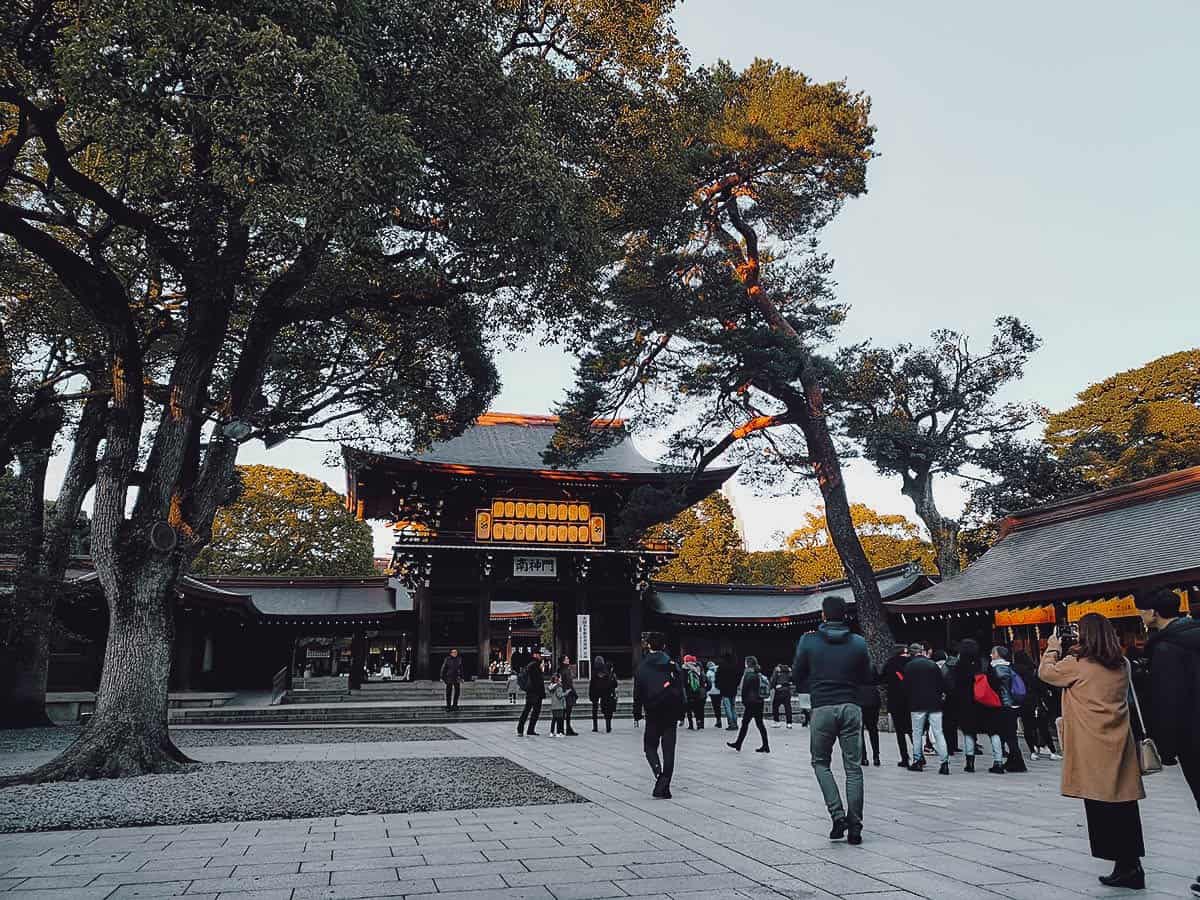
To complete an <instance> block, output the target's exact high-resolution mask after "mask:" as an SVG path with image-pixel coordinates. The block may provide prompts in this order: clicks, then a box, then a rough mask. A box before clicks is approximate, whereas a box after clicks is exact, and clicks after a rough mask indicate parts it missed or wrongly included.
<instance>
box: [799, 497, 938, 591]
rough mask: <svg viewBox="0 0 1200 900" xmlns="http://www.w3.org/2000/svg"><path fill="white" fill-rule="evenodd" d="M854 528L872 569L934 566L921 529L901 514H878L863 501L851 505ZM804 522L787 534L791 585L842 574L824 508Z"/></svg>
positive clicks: (930, 567) (843, 572) (826, 579)
mask: <svg viewBox="0 0 1200 900" xmlns="http://www.w3.org/2000/svg"><path fill="white" fill-rule="evenodd" d="M850 515H851V516H852V517H853V519H854V530H855V531H856V532H857V533H858V539H859V541H861V542H862V546H863V551H864V552H865V553H866V554H867V559H869V560H870V561H871V567H872V568H873V569H886V568H890V567H891V566H898V565H902V564H904V563H910V562H915V563H918V564H920V566H921V569H922V570H923V571H930V570H931V569H932V567H933V565H934V549H933V545H932V544H930V543H929V541H927V540H925V539H924V538H923V537H922V536H921V529H920V527H919V526H918V525H917V524H916V523H915V522H912V521H910V520H909V519H907V518H905V517H904V516H901V515H896V514H894V513H881V512H878V511H876V510H875V509H872V508H871V507H870V506H867V505H866V504H865V503H853V504H851V505H850ZM804 520H805V521H804V524H803V525H802V526H800V527H799V528H797V529H796V530H795V531H793V532H792V533H791V534H789V535H788V536H787V539H786V541H785V544H786V547H787V549H788V550H789V551H790V553H791V554H792V571H791V576H792V584H816V583H818V582H821V581H833V580H836V579H839V578H844V577H845V569H844V568H843V567H842V561H841V558H840V557H839V556H838V554H837V549H836V548H835V547H834V545H833V541H832V540H831V538H830V536H829V523H828V522H827V521H826V518H825V511H824V510H823V509H818V510H816V511H814V512H809V513H805V516H804Z"/></svg>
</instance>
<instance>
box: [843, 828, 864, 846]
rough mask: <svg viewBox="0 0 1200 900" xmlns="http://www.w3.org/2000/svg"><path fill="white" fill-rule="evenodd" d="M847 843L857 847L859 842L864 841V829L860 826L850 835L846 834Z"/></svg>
mask: <svg viewBox="0 0 1200 900" xmlns="http://www.w3.org/2000/svg"><path fill="white" fill-rule="evenodd" d="M846 843H847V844H853V845H854V846H856V847H857V846H858V845H859V844H861V843H862V829H861V828H860V829H858V830H857V831H851V832H850V833H849V834H848V835H846Z"/></svg>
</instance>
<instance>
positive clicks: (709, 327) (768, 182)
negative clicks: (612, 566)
mask: <svg viewBox="0 0 1200 900" xmlns="http://www.w3.org/2000/svg"><path fill="white" fill-rule="evenodd" d="M869 111H870V103H869V100H868V99H867V98H866V97H865V96H863V95H862V94H858V93H854V92H852V91H850V90H848V89H847V87H846V85H845V84H843V83H830V84H816V83H813V82H812V81H810V80H809V79H808V78H807V77H806V76H804V75H803V74H801V73H799V72H797V71H795V70H793V69H790V68H787V67H785V66H781V65H779V64H777V63H774V62H771V61H767V60H758V61H756V62H755V63H753V64H752V65H751V66H750V67H748V68H747V69H746V70H744V71H742V72H735V71H734V70H733V69H732V68H730V67H729V66H728V65H727V64H724V63H722V64H720V65H718V66H716V67H714V68H713V69H712V70H709V71H701V72H697V73H696V74H695V76H694V77H693V78H692V79H690V80H689V81H687V82H686V84H684V85H682V86H681V87H680V88H679V89H678V91H677V100H676V102H675V104H674V106H673V108H672V115H671V117H670V119H669V127H664V128H663V129H661V131H660V133H659V135H658V136H657V138H656V141H655V143H654V145H653V146H652V148H651V150H652V152H653V154H654V156H655V159H656V161H657V167H656V168H655V170H654V171H655V174H656V183H657V185H658V188H657V190H656V191H655V192H654V194H653V200H654V202H653V203H652V204H650V203H647V204H644V205H642V206H639V207H637V208H635V209H631V210H630V212H631V214H640V218H634V219H631V220H630V222H629V225H630V230H629V233H628V236H627V238H626V240H625V243H624V248H623V255H622V257H621V259H620V260H619V262H618V264H617V266H616V267H615V269H614V270H613V273H612V275H611V277H610V278H609V279H608V280H607V281H606V282H605V283H604V284H603V295H602V298H601V301H602V302H601V304H600V305H598V306H595V307H592V308H589V310H588V315H587V316H583V317H580V320H579V333H580V340H581V341H582V342H583V343H584V346H585V348H586V349H585V352H584V353H583V354H582V357H581V361H580V364H579V367H578V370H577V374H576V383H575V386H574V387H573V388H572V390H571V392H570V393H569V394H568V397H567V399H566V401H565V402H564V403H563V404H561V405H560V407H559V409H558V410H557V411H558V412H559V414H560V420H561V423H562V424H561V426H560V428H559V431H558V434H557V435H556V438H555V441H554V442H553V444H552V447H551V450H550V452H549V454H548V455H547V461H548V462H550V463H552V464H566V463H571V462H574V461H577V460H579V459H581V458H584V457H586V456H587V455H589V454H591V453H594V452H596V450H597V449H598V448H599V447H600V446H602V445H603V443H604V442H605V441H606V440H608V439H611V438H612V437H613V435H612V434H611V433H606V431H605V430H604V429H596V428H592V427H590V423H591V421H592V420H593V419H594V418H608V417H616V416H617V415H618V414H620V415H624V416H626V417H627V418H628V419H629V423H630V427H631V428H633V429H635V430H636V429H642V428H656V429H663V428H667V429H670V440H669V450H670V452H671V455H672V456H673V457H674V458H675V459H677V460H678V461H680V462H681V463H684V464H688V465H697V464H703V465H707V464H708V463H709V462H710V461H711V460H712V458H715V455H716V454H719V453H720V452H721V451H723V450H725V449H727V448H729V447H731V446H735V445H737V446H736V448H735V449H734V450H733V453H734V455H735V456H737V457H738V459H739V460H741V461H743V462H745V463H746V469H745V472H746V474H747V475H748V476H749V477H755V476H756V475H762V477H773V476H775V475H778V474H779V472H780V470H790V471H792V472H793V473H796V474H806V473H810V472H811V469H810V467H809V465H808V461H807V460H806V458H805V448H804V446H803V441H802V440H799V438H798V435H797V434H796V433H795V431H794V424H795V423H794V421H793V422H791V423H790V424H789V423H782V427H780V428H779V429H777V430H776V431H774V432H772V433H771V434H770V435H767V434H766V433H765V430H764V431H754V432H751V433H748V434H747V435H745V437H744V439H742V438H738V439H735V440H727V436H728V435H729V434H730V432H731V431H732V430H733V429H735V428H736V427H737V426H740V425H742V424H743V423H744V422H745V421H746V420H748V419H753V418H755V417H756V416H759V415H760V414H762V413H763V412H764V411H765V412H772V413H773V412H778V411H779V410H780V405H781V403H784V402H792V401H794V399H795V393H796V392H797V391H798V390H799V389H798V388H797V387H796V385H797V382H798V378H799V372H800V369H801V368H802V367H803V366H805V365H809V366H815V367H818V368H819V367H820V366H822V365H823V363H822V362H821V361H820V359H819V358H817V357H816V356H815V354H813V353H811V351H812V350H813V348H815V346H816V345H818V344H819V343H820V342H821V341H823V340H825V339H827V338H829V337H830V336H831V335H832V333H833V329H834V328H835V327H836V325H837V324H838V323H839V322H840V321H841V319H842V316H843V314H844V309H843V308H842V307H841V306H839V305H838V304H836V303H834V302H833V299H832V291H831V284H830V282H829V278H828V276H829V271H830V266H831V264H830V261H829V260H828V259H827V258H826V257H825V256H824V255H823V254H821V253H820V251H819V248H818V246H817V244H816V237H817V235H818V233H819V231H820V229H821V228H822V227H823V226H824V225H825V224H826V223H827V222H828V221H829V220H830V219H831V218H832V217H833V216H834V215H835V214H836V212H837V211H838V209H839V208H840V207H841V205H842V203H843V202H844V200H845V199H846V198H847V197H852V196H856V195H857V194H860V193H862V192H863V190H865V178H866V174H865V173H866V165H867V162H868V161H869V160H870V159H871V157H872V155H873V154H872V150H871V146H872V143H873V140H874V132H873V128H872V126H871V125H870V124H869V122H868V115H869ZM742 229H745V230H744V231H743V230H742ZM746 234H751V235H752V238H753V251H751V244H750V243H748V241H749V240H750V239H748V238H746ZM751 256H752V259H751V258H750V257H751ZM751 273H752V275H753V279H754V282H755V287H754V293H753V296H760V295H761V296H762V297H763V298H764V299H766V300H767V301H769V302H770V303H771V304H772V305H773V306H774V307H775V308H776V309H777V310H778V311H779V313H780V314H781V315H782V316H783V317H784V319H785V320H786V321H787V322H788V323H789V324H790V325H791V327H792V328H794V329H795V330H796V331H797V332H799V333H800V334H801V335H803V341H804V347H797V346H796V344H795V342H794V341H792V340H790V339H788V338H787V337H786V336H781V334H780V333H779V332H778V330H777V329H776V328H775V327H774V325H773V323H772V322H771V321H769V320H768V319H767V318H765V317H764V316H763V315H762V314H761V313H760V312H759V311H757V310H756V309H755V308H754V306H753V305H752V304H750V303H748V302H747V296H748V290H749V287H750V286H749V284H748V282H747V281H746V280H745V279H746V278H747V277H749V276H750V275H751ZM781 397H785V398H787V399H786V400H781V399H780V398H781ZM741 444H746V445H748V448H747V449H746V450H745V452H742V448H741V446H740V445H741ZM713 451H715V454H714V452H713ZM764 470H765V471H764Z"/></svg>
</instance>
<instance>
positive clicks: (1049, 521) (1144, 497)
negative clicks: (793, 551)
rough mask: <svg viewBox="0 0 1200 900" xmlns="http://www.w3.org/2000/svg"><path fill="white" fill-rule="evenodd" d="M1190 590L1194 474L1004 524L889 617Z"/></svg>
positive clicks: (1199, 560) (1198, 535) (1198, 518)
mask: <svg viewBox="0 0 1200 900" xmlns="http://www.w3.org/2000/svg"><path fill="white" fill-rule="evenodd" d="M1197 583H1200V466H1197V467H1194V468H1190V469H1184V470H1182V471H1179V472H1173V473H1171V474H1169V475H1161V476H1157V477H1155V478H1148V479H1145V480H1143V481H1138V482H1134V483H1132V484H1129V485H1125V486H1123V487H1120V488H1114V489H1112V490H1108V491H1102V492H1100V493H1097V494H1092V495H1088V496H1084V497H1078V498H1074V499H1071V500H1065V501H1062V502H1060V503H1054V504H1050V505H1047V506H1042V507H1038V508H1036V509H1031V510H1026V511H1024V512H1021V513H1016V514H1014V515H1012V516H1009V517H1008V518H1007V519H1006V520H1005V521H1004V524H1003V526H1002V528H1001V538H1000V540H999V541H997V542H996V544H995V545H994V546H993V547H992V548H991V549H990V550H988V551H987V553H985V554H984V555H983V556H981V557H980V558H979V559H978V560H977V561H976V562H974V563H973V564H972V565H971V566H970V567H969V568H967V569H966V570H965V571H963V572H962V574H960V575H957V576H955V577H954V578H950V579H948V580H946V581H943V582H942V583H941V584H938V585H936V586H935V587H932V588H930V589H929V590H928V591H923V592H922V593H920V594H917V595H915V596H911V597H905V598H902V599H896V600H892V601H891V602H889V603H888V604H887V606H888V609H889V610H891V611H892V612H894V613H901V614H904V613H932V612H951V611H965V610H972V609H1000V608H1011V607H1016V606H1040V605H1044V604H1047V603H1055V602H1071V601H1077V600H1086V599H1099V598H1114V597H1122V596H1125V595H1127V594H1131V593H1133V592H1134V591H1137V590H1140V589H1144V588H1150V587H1156V586H1161V585H1169V586H1189V585H1194V584H1197Z"/></svg>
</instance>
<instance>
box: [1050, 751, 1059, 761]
mask: <svg viewBox="0 0 1200 900" xmlns="http://www.w3.org/2000/svg"><path fill="white" fill-rule="evenodd" d="M1050 758H1051V759H1054V760H1059V759H1062V756H1061V755H1060V754H1058V753H1054V752H1053V751H1051V753H1050Z"/></svg>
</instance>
